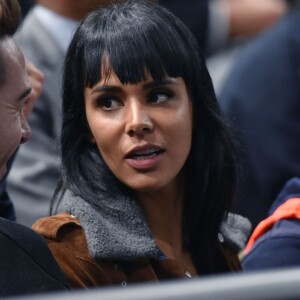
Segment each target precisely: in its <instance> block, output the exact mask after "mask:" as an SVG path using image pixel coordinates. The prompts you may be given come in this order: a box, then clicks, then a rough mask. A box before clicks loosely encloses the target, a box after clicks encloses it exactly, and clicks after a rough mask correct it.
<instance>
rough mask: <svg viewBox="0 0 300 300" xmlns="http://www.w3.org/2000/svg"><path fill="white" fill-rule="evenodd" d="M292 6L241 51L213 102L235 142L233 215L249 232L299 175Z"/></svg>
mask: <svg viewBox="0 0 300 300" xmlns="http://www.w3.org/2000/svg"><path fill="white" fill-rule="evenodd" d="M298 3H299V2H298ZM293 4H294V5H295V9H294V10H293V11H292V12H291V13H290V14H288V15H287V16H286V17H285V18H283V19H282V20H281V21H280V22H279V23H277V24H276V25H275V26H274V27H272V28H270V30H268V31H267V32H265V33H264V34H262V35H260V36H259V37H258V38H257V39H255V40H253V41H252V42H251V43H250V44H249V45H248V46H247V47H246V48H245V50H244V51H243V53H242V54H241V56H240V57H239V59H238V60H237V61H236V64H235V66H234V68H233V70H232V72H231V73H230V75H229V76H228V80H227V81H226V83H225V84H224V89H223V90H222V91H221V93H220V97H219V99H220V103H221V106H222V108H223V109H224V111H225V112H226V115H227V117H228V118H229V120H230V122H231V123H232V126H233V128H234V129H235V131H236V136H237V139H238V140H239V142H240V151H239V157H240V165H241V172H240V173H241V176H240V180H239V188H238V196H237V205H236V211H237V212H239V213H241V214H242V215H244V216H246V217H248V218H249V219H250V220H251V221H252V223H253V225H254V226H256V225H257V224H258V223H259V222H260V221H261V220H263V219H264V218H266V217H267V212H268V209H269V208H270V206H271V204H272V202H273V201H274V199H275V198H276V195H278V193H279V191H280V190H281V188H282V186H283V185H284V184H285V182H286V181H287V180H289V179H290V178H292V177H295V176H299V175H300V174H299V172H300V158H299V153H300V142H299V135H300V118H299V115H300V102H299V99H300V78H299V70H300V55H299V53H300V38H299V26H300V22H299V8H298V6H297V3H296V2H294V3H293Z"/></svg>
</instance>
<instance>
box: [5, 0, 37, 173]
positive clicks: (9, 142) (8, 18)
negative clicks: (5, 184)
mask: <svg viewBox="0 0 300 300" xmlns="http://www.w3.org/2000/svg"><path fill="white" fill-rule="evenodd" d="M19 17H20V8H19V5H18V2H17V1H15V0H10V1H3V0H0V141H1V142H0V179H1V178H2V177H3V175H4V174H5V173H6V163H7V161H8V160H9V158H10V157H11V155H12V154H13V153H14V151H15V150H16V148H17V147H18V145H19V144H20V143H23V142H25V141H27V140H28V139H29V138H30V136H31V132H30V128H29V125H28V123H27V120H26V118H25V116H24V113H23V106H24V104H25V102H26V99H27V97H28V96H29V94H30V91H31V87H30V84H29V81H28V78H27V72H26V68H25V60H24V57H23V54H22V53H21V51H20V49H19V48H18V46H17V45H16V43H15V42H14V41H13V39H12V35H13V34H14V33H15V31H16V30H17V27H18V23H19Z"/></svg>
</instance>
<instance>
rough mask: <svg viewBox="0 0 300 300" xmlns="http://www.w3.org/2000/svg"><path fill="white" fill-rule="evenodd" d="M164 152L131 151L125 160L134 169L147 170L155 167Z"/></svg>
mask: <svg viewBox="0 0 300 300" xmlns="http://www.w3.org/2000/svg"><path fill="white" fill-rule="evenodd" d="M164 152H165V151H164V150H162V149H160V148H148V149H139V150H136V151H131V152H130V154H129V155H127V156H126V157H125V159H126V161H127V163H128V164H129V165H130V166H131V167H133V168H134V169H137V170H149V169H153V168H154V167H155V166H157V164H158V163H159V161H160V160H161V158H162V157H163V154H164Z"/></svg>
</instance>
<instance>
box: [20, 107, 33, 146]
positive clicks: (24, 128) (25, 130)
mask: <svg viewBox="0 0 300 300" xmlns="http://www.w3.org/2000/svg"><path fill="white" fill-rule="evenodd" d="M21 132H22V135H21V142H20V143H21V144H24V143H26V142H27V141H28V140H29V139H30V138H31V129H30V126H29V124H28V122H27V119H26V118H25V115H24V113H22V116H21Z"/></svg>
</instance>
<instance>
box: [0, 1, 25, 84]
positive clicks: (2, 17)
mask: <svg viewBox="0 0 300 300" xmlns="http://www.w3.org/2000/svg"><path fill="white" fill-rule="evenodd" d="M20 16H21V9H20V5H19V2H18V0H0V41H1V39H3V38H4V37H6V36H13V35H14V34H15V32H16V31H17V29H18V26H19V22H20ZM4 80H5V69H4V61H3V58H2V54H1V51H0V86H1V85H2V84H3V82H4Z"/></svg>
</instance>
